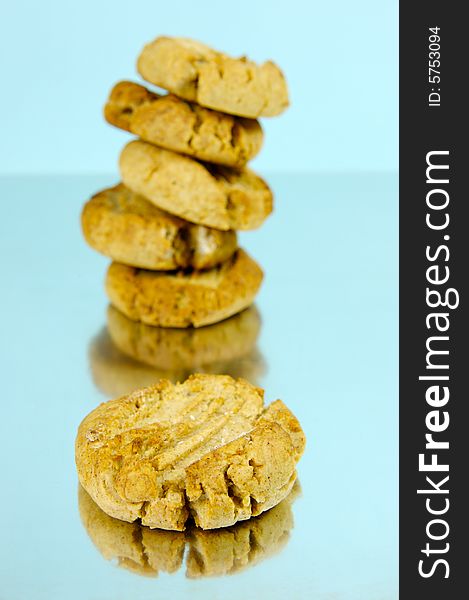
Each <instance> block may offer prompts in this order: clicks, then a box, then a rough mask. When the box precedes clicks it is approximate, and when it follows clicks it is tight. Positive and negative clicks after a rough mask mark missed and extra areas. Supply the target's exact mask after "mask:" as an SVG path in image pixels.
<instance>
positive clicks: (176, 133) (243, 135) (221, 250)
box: [82, 37, 288, 328]
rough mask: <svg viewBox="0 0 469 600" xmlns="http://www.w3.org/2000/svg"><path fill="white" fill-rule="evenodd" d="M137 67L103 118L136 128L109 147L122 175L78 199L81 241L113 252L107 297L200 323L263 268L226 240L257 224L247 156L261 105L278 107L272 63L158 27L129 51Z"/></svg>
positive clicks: (155, 315)
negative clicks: (136, 77) (161, 33)
mask: <svg viewBox="0 0 469 600" xmlns="http://www.w3.org/2000/svg"><path fill="white" fill-rule="evenodd" d="M137 66H138V71H139V73H140V75H141V76H142V77H143V78H144V79H145V80H147V81H148V82H150V83H151V84H154V85H156V86H158V87H160V88H163V89H165V90H167V91H168V92H169V94H166V95H160V94H157V93H155V92H153V91H150V90H148V89H146V88H145V87H143V86H141V85H138V84H136V83H131V82H126V81H124V82H120V83H118V84H117V85H116V86H115V87H114V88H113V89H112V91H111V94H110V96H109V99H108V102H107V104H106V106H105V110H104V114H105V118H106V120H107V121H108V122H109V123H111V124H113V125H115V126H116V127H119V128H121V129H124V130H126V131H129V132H130V133H133V134H134V135H136V136H138V137H139V139H137V140H134V141H131V142H129V143H128V144H127V145H126V146H125V147H124V149H123V150H122V153H121V155H120V160H119V167H120V174H121V178H122V183H119V184H118V185H117V186H115V187H113V188H111V189H106V190H103V191H102V192H100V193H98V194H96V195H95V196H94V197H93V198H91V200H89V201H88V202H87V204H86V205H85V207H84V209H83V213H82V227H83V233H84V236H85V238H86V240H87V242H88V243H89V244H90V246H92V247H93V248H94V249H95V250H97V251H98V252H101V253H102V254H105V255H106V256H109V257H110V258H111V259H112V260H113V262H112V264H111V265H110V267H109V270H108V273H107V277H106V292H107V295H108V297H109V299H110V301H111V303H112V304H113V305H114V306H115V307H116V308H117V309H119V310H120V311H121V312H122V313H123V314H124V315H126V316H127V317H128V318H130V319H131V320H133V321H140V322H141V323H145V324H147V325H156V326H160V327H171V328H173V327H175V328H185V327H200V326H203V325H208V324H211V323H216V322H219V321H221V320H223V319H225V318H227V317H230V316H231V315H234V314H236V313H238V312H240V311H242V310H243V309H244V308H246V307H247V306H249V305H250V304H251V303H252V302H253V299H254V297H255V295H256V294H257V292H258V290H259V287H260V285H261V281H262V277H263V275H262V270H261V269H260V267H259V266H258V265H257V263H256V262H255V261H254V260H253V259H252V258H251V257H250V256H248V254H247V253H246V252H244V251H243V250H242V249H240V248H238V246H237V237H236V230H251V229H256V228H258V227H259V226H260V225H261V224H262V223H263V221H264V220H265V219H266V217H267V216H268V215H269V214H270V212H271V211H272V192H271V191H270V189H269V187H268V186H267V184H266V183H265V182H264V181H263V180H262V179H261V178H260V177H259V176H258V175H256V174H255V173H253V172H252V171H251V170H250V169H248V168H246V166H245V165H246V163H247V162H248V161H249V160H250V159H251V158H253V157H254V156H255V155H256V154H257V153H258V152H259V150H260V148H261V145H262V141H263V132H262V129H261V126H260V125H259V123H258V121H257V120H256V119H257V117H261V116H266V117H267V116H274V115H277V114H280V113H281V112H282V111H283V110H284V109H285V108H286V107H287V106H288V93H287V87H286V83H285V80H284V77H283V75H282V73H281V71H280V70H279V69H278V67H277V66H276V65H274V64H273V63H271V62H267V63H264V64H262V65H256V64H255V63H253V62H250V61H249V60H247V59H246V58H240V59H234V58H230V57H228V56H226V55H224V54H221V53H219V52H216V51H214V50H212V49H210V48H208V47H206V46H204V45H203V44H200V43H198V42H195V41H192V40H187V39H180V38H168V37H160V38H157V39H156V40H155V41H153V42H151V43H150V44H148V45H147V46H145V48H144V49H143V51H142V52H141V54H140V56H139V58H138V63H137Z"/></svg>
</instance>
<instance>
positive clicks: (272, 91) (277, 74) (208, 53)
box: [137, 37, 289, 118]
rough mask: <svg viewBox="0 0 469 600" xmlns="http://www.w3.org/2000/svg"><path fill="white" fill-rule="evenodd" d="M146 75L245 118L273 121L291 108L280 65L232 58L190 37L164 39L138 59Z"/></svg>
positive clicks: (187, 96)
mask: <svg viewBox="0 0 469 600" xmlns="http://www.w3.org/2000/svg"><path fill="white" fill-rule="evenodd" d="M137 69H138V72H139V73H140V75H141V76H142V77H143V78H144V79H146V80H147V81H149V82H150V83H153V84H154V85H158V86H160V87H162V88H164V89H166V90H168V91H170V92H172V93H173V94H176V96H180V97H181V98H184V99H185V100H190V101H192V102H196V103H197V104H200V105H201V106H207V107H208V108H213V109H215V110H219V111H221V112H225V113H230V114H233V115H240V116H243V117H250V118H257V117H273V116H276V115H279V114H280V113H282V112H283V111H284V110H285V109H286V108H287V107H288V104H289V102H288V89H287V83H286V81H285V78H284V76H283V73H282V71H281V70H280V69H279V68H278V66H277V65H276V64H275V63H273V62H271V61H267V62H265V63H263V64H261V65H257V64H256V63H254V62H252V61H250V60H248V59H247V58H246V57H244V56H243V57H241V58H232V57H230V56H227V55H226V54H223V53H222V52H218V51H216V50H213V49H212V48H209V47H208V46H205V44H201V43H200V42H196V41H195V40H190V39H186V38H176V37H173V38H171V37H158V38H156V39H155V40H154V41H153V42H150V43H149V44H147V45H146V46H145V47H144V48H143V50H142V52H141V54H140V56H139V57H138V61H137Z"/></svg>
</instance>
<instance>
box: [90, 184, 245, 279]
mask: <svg viewBox="0 0 469 600" xmlns="http://www.w3.org/2000/svg"><path fill="white" fill-rule="evenodd" d="M81 224H82V230H83V235H84V236H85V239H86V241H87V242H88V244H89V245H90V246H91V247H92V248H94V249H95V250H97V251H98V252H101V254H104V255H105V256H109V257H110V258H112V259H113V260H116V261H118V262H121V263H124V264H126V265H132V266H134V267H141V268H143V269H156V270H173V269H178V268H187V267H193V268H195V269H207V268H210V267H213V266H215V265H217V264H218V263H221V262H223V261H224V260H227V259H228V258H230V256H232V255H233V253H234V252H235V250H236V247H237V240H236V233H235V232H234V231H219V230H218V229H212V228H209V227H204V226H203V225H195V224H194V223H189V222H188V221H184V220H183V219H180V218H178V217H175V216H173V215H170V214H169V213H167V212H163V211H162V210H160V209H159V208H157V207H156V206H154V205H153V204H152V203H151V202H149V201H148V200H146V199H145V198H143V197H142V196H140V195H138V194H135V193H134V192H132V191H131V190H129V189H128V188H126V187H125V185H123V184H119V185H116V186H115V187H113V188H109V189H106V190H103V191H102V192H99V193H98V194H96V195H95V196H93V197H92V198H91V200H89V201H88V202H87V203H86V204H85V206H84V208H83V212H82V215H81Z"/></svg>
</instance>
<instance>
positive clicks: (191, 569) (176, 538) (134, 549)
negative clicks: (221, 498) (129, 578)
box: [78, 482, 300, 578]
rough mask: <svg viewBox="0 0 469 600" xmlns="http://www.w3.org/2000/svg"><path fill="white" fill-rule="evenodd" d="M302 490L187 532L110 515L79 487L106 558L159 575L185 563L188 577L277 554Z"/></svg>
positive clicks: (86, 518)
mask: <svg viewBox="0 0 469 600" xmlns="http://www.w3.org/2000/svg"><path fill="white" fill-rule="evenodd" d="M299 494H300V485H299V483H298V482H297V483H296V484H295V486H294V487H293V489H292V491H291V492H290V494H289V495H288V496H287V498H285V499H284V500H283V501H282V502H280V504H277V506H275V507H274V508H271V509H270V510H268V511H267V512H265V513H262V515H260V516H258V517H254V518H252V519H249V520H248V521H243V522H241V523H238V524H236V525H233V526H232V527H227V528H224V529H216V530H212V531H203V530H201V529H198V528H197V527H191V528H189V529H188V530H186V531H185V532H179V531H163V530H158V529H149V528H148V527H144V526H142V525H140V524H139V523H126V522H124V521H119V520H118V519H114V518H112V517H110V516H108V515H107V514H106V513H105V512H103V511H102V510H101V509H100V508H99V506H98V505H97V504H96V503H95V502H94V501H93V500H92V499H91V497H90V496H89V495H88V493H87V492H86V491H85V490H84V489H83V488H82V487H81V486H79V489H78V506H79V511H80V517H81V521H82V523H83V526H84V527H85V529H86V531H87V533H88V535H89V536H90V538H91V540H92V542H93V544H94V545H95V546H96V548H97V549H98V550H99V552H100V553H101V554H102V555H103V557H104V558H105V559H106V560H116V561H117V565H118V566H119V567H122V568H124V569H127V570H129V571H132V572H134V573H137V574H138V575H144V576H149V577H156V576H158V574H159V573H160V572H162V573H175V572H176V571H178V570H179V569H181V568H182V567H183V563H184V555H186V560H185V563H186V564H185V566H186V577H190V578H197V577H216V576H220V575H230V574H233V573H236V572H238V571H241V570H243V569H245V568H248V567H252V566H254V565H255V564H257V563H259V562H261V561H262V560H264V559H266V558H269V557H271V556H273V555H275V554H277V553H278V552H279V551H280V550H281V549H282V548H283V547H284V546H285V545H286V543H287V542H288V539H289V537H290V531H291V530H292V529H293V513H292V504H293V502H294V500H295V499H296V498H297V497H298V495H299Z"/></svg>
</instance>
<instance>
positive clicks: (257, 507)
mask: <svg viewBox="0 0 469 600" xmlns="http://www.w3.org/2000/svg"><path fill="white" fill-rule="evenodd" d="M304 444H305V437H304V434H303V431H302V429H301V427H300V424H299V423H298V421H297V419H296V418H295V417H294V415H293V414H292V413H291V412H290V411H289V410H288V408H287V407H286V406H285V405H284V404H283V402H282V401H281V400H276V401H275V402H273V403H272V404H270V405H269V406H268V407H264V400H263V390H261V389H260V388H256V387H254V386H252V385H251V384H249V383H248V382H247V381H245V380H243V379H238V380H234V379H232V378H231V377H229V376H227V375H192V376H191V377H189V379H187V380H186V381H185V382H184V383H182V384H176V385H173V384H171V383H170V382H169V381H165V380H161V381H160V382H159V383H158V384H157V385H155V386H153V387H150V388H145V389H143V390H138V391H136V392H134V393H133V394H130V395H129V396H124V397H122V398H118V399H117V400H110V401H108V402H105V403H103V404H101V405H100V406H98V407H97V408H96V409H94V410H93V411H92V412H91V413H90V414H89V415H88V416H87V417H85V419H84V420H83V421H82V423H81V425H80V427H79V429H78V435H77V439H76V445H75V458H76V465H77V470H78V476H79V479H80V483H81V484H82V485H83V487H84V488H85V490H86V491H87V492H88V493H89V494H90V496H91V497H92V498H93V500H94V501H95V502H96V503H97V504H98V505H99V506H100V507H101V508H102V509H103V510H104V511H105V512H106V513H107V514H108V515H110V516H112V517H115V518H118V519H121V520H123V521H129V522H133V521H135V520H137V519H141V522H142V524H143V525H148V526H150V527H151V528H156V527H157V528H160V529H170V530H180V531H182V530H183V529H184V528H185V524H186V521H187V519H188V518H189V516H191V517H192V518H193V519H194V522H195V524H196V525H197V526H198V527H201V528H202V529H216V528H219V527H227V526H230V525H233V524H234V523H236V522H237V521H243V520H246V519H249V518H250V517H252V516H256V515H259V514H260V513H262V512H264V511H266V510H268V509H269V508H272V507H273V506H275V505H276V504H278V503H279V502H280V501H281V500H283V498H285V497H286V496H287V494H288V493H289V492H290V490H291V488H292V486H293V484H294V482H295V479H296V470H295V469H296V463H297V462H298V460H299V458H300V457H301V455H302V453H303V450H304Z"/></svg>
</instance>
